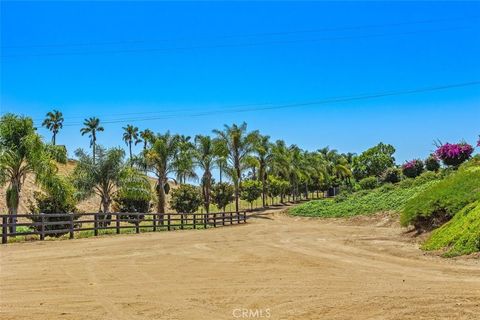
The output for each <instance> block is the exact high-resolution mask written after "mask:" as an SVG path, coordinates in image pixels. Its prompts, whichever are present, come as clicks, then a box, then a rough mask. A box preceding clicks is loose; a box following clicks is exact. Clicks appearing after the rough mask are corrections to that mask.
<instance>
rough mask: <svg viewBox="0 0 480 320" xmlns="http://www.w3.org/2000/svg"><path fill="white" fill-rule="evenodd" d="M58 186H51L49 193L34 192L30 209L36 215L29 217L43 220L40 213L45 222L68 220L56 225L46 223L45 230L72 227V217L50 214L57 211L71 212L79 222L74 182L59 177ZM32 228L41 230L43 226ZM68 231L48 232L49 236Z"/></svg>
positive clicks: (39, 220)
mask: <svg viewBox="0 0 480 320" xmlns="http://www.w3.org/2000/svg"><path fill="white" fill-rule="evenodd" d="M56 184H57V185H56V188H50V189H49V190H48V191H47V193H43V192H38V191H37V192H34V194H33V199H34V202H32V201H30V204H29V209H30V211H31V212H32V213H34V214H36V216H34V215H32V216H30V217H28V219H30V220H31V221H32V222H41V221H42V217H39V216H38V214H42V215H44V216H43V220H44V221H45V222H61V221H66V222H65V223H61V224H55V225H45V227H44V229H45V231H52V230H64V229H69V228H70V217H52V216H50V215H52V214H56V213H68V214H71V215H72V217H71V219H73V220H74V221H75V225H76V224H77V222H76V221H77V220H78V216H77V215H75V214H74V213H75V212H76V211H77V210H76V207H75V205H76V200H75V198H74V193H75V189H74V188H73V186H72V184H71V183H70V182H69V181H68V180H67V179H65V178H62V177H57V179H56ZM31 228H32V229H34V230H36V231H41V226H32V227H31ZM67 233H68V232H65V231H62V232H60V231H59V232H53V233H49V234H47V236H49V237H60V236H62V235H64V234H67Z"/></svg>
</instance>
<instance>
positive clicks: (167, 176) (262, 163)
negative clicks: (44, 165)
mask: <svg viewBox="0 0 480 320" xmlns="http://www.w3.org/2000/svg"><path fill="white" fill-rule="evenodd" d="M62 123H63V115H62V113H61V112H59V111H57V110H54V111H52V112H49V113H48V114H47V118H46V119H45V121H44V123H43V124H44V126H45V127H46V128H47V129H49V130H50V131H51V132H52V143H53V144H54V143H55V139H56V136H57V134H58V132H59V129H61V128H62ZM123 130H124V133H123V141H124V142H125V144H126V145H127V147H128V151H129V163H130V165H131V166H132V167H136V168H138V169H139V170H142V171H144V172H148V173H150V174H151V175H153V176H155V177H156V180H157V188H156V192H157V198H158V202H157V212H159V213H164V212H165V207H166V192H167V191H168V182H169V181H170V180H173V181H174V182H176V183H181V184H183V183H187V182H188V181H199V182H200V186H201V190H202V196H203V201H204V207H205V210H206V211H207V212H208V211H209V207H210V202H211V201H210V194H211V188H212V184H213V171H214V170H215V169H217V170H218V176H219V180H220V182H222V180H223V179H225V177H227V178H228V179H229V180H230V181H231V183H232V184H233V186H234V199H235V209H236V210H239V206H240V204H239V199H240V191H241V186H242V180H244V179H253V180H258V181H259V182H260V183H261V185H262V204H263V206H266V205H267V203H266V199H267V196H268V195H269V194H271V192H270V188H269V181H271V180H272V179H276V180H278V181H283V182H285V183H284V185H288V189H287V190H284V192H281V194H280V197H281V198H282V201H283V200H284V197H289V198H291V199H293V200H294V201H295V200H296V199H298V197H301V196H302V195H303V196H305V197H308V194H309V192H311V191H317V192H318V191H325V190H327V189H328V188H331V187H335V186H339V185H341V184H345V185H349V184H350V179H351V177H352V172H351V165H352V158H353V154H340V153H338V152H337V151H336V150H331V149H329V148H328V147H327V148H323V149H320V150H317V151H315V152H309V151H305V150H302V149H301V148H299V147H298V146H296V145H290V146H288V145H287V144H286V143H285V142H284V141H283V140H277V141H275V142H272V141H271V140H270V137H269V136H267V135H262V134H261V133H260V132H258V131H248V128H247V124H246V123H242V124H240V125H237V124H233V125H231V126H228V125H225V126H224V127H223V129H215V130H213V131H212V133H213V136H206V135H197V136H195V137H194V138H193V139H192V138H191V137H189V136H184V135H176V134H171V133H169V132H167V133H164V134H156V133H154V132H153V131H151V130H150V129H145V130H143V131H140V130H139V128H138V127H135V126H133V125H127V126H125V127H123ZM102 131H104V128H103V127H102V126H101V124H100V120H99V119H98V118H96V117H91V118H88V119H85V121H84V127H83V128H82V129H81V130H80V132H81V134H82V135H85V134H88V135H89V138H90V147H91V148H92V155H93V163H95V154H96V145H97V133H98V132H102ZM137 144H142V146H143V148H142V151H141V152H140V153H139V154H137V155H134V154H133V150H132V148H133V146H134V145H137ZM197 172H201V174H200V177H198V175H197Z"/></svg>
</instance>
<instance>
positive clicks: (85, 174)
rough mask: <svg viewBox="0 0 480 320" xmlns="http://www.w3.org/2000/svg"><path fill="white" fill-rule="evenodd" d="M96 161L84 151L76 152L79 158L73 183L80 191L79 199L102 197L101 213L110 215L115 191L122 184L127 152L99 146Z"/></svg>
mask: <svg viewBox="0 0 480 320" xmlns="http://www.w3.org/2000/svg"><path fill="white" fill-rule="evenodd" d="M95 151H96V153H97V154H96V159H97V161H96V162H94V161H93V159H94V157H93V155H92V156H90V155H88V154H87V153H85V151H83V150H82V149H78V150H76V151H75V156H76V157H77V158H78V162H77V166H76V167H75V170H74V171H73V175H72V181H73V183H74V186H75V187H76V189H77V191H78V195H77V196H78V198H79V199H86V198H88V197H90V196H91V195H92V194H96V195H98V196H99V197H100V199H101V200H100V201H101V202H100V207H101V208H102V209H101V212H103V213H109V212H110V205H111V203H112V200H113V196H114V193H115V190H116V189H118V187H119V186H120V183H121V177H122V174H123V170H124V169H125V167H126V166H125V162H124V157H125V152H124V151H123V150H122V149H120V148H111V149H104V148H102V147H101V146H98V147H97V148H96V149H95Z"/></svg>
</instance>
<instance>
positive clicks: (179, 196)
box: [170, 184, 202, 214]
mask: <svg viewBox="0 0 480 320" xmlns="http://www.w3.org/2000/svg"><path fill="white" fill-rule="evenodd" d="M201 204H202V198H201V196H200V192H199V190H198V188H196V187H195V186H192V185H190V184H182V185H180V186H179V187H178V188H176V189H174V190H173V191H172V197H171V199H170V207H172V209H174V210H175V211H177V212H178V213H187V214H188V213H194V212H195V211H197V210H198V208H199V207H200V205H201Z"/></svg>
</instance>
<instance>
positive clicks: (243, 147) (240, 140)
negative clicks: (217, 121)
mask: <svg viewBox="0 0 480 320" xmlns="http://www.w3.org/2000/svg"><path fill="white" fill-rule="evenodd" d="M213 133H215V134H216V135H217V139H218V141H220V142H221V143H223V144H224V146H225V148H226V150H227V161H228V164H229V166H230V169H231V170H230V172H231V177H232V180H233V182H234V187H235V210H236V211H238V210H239V198H240V186H241V183H242V170H243V161H244V159H245V157H246V156H247V155H248V154H249V153H250V152H252V149H253V142H254V140H255V135H256V132H251V133H248V132H247V124H246V123H245V122H244V123H242V124H241V125H240V126H238V125H236V124H232V125H231V126H228V125H224V129H223V130H213Z"/></svg>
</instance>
